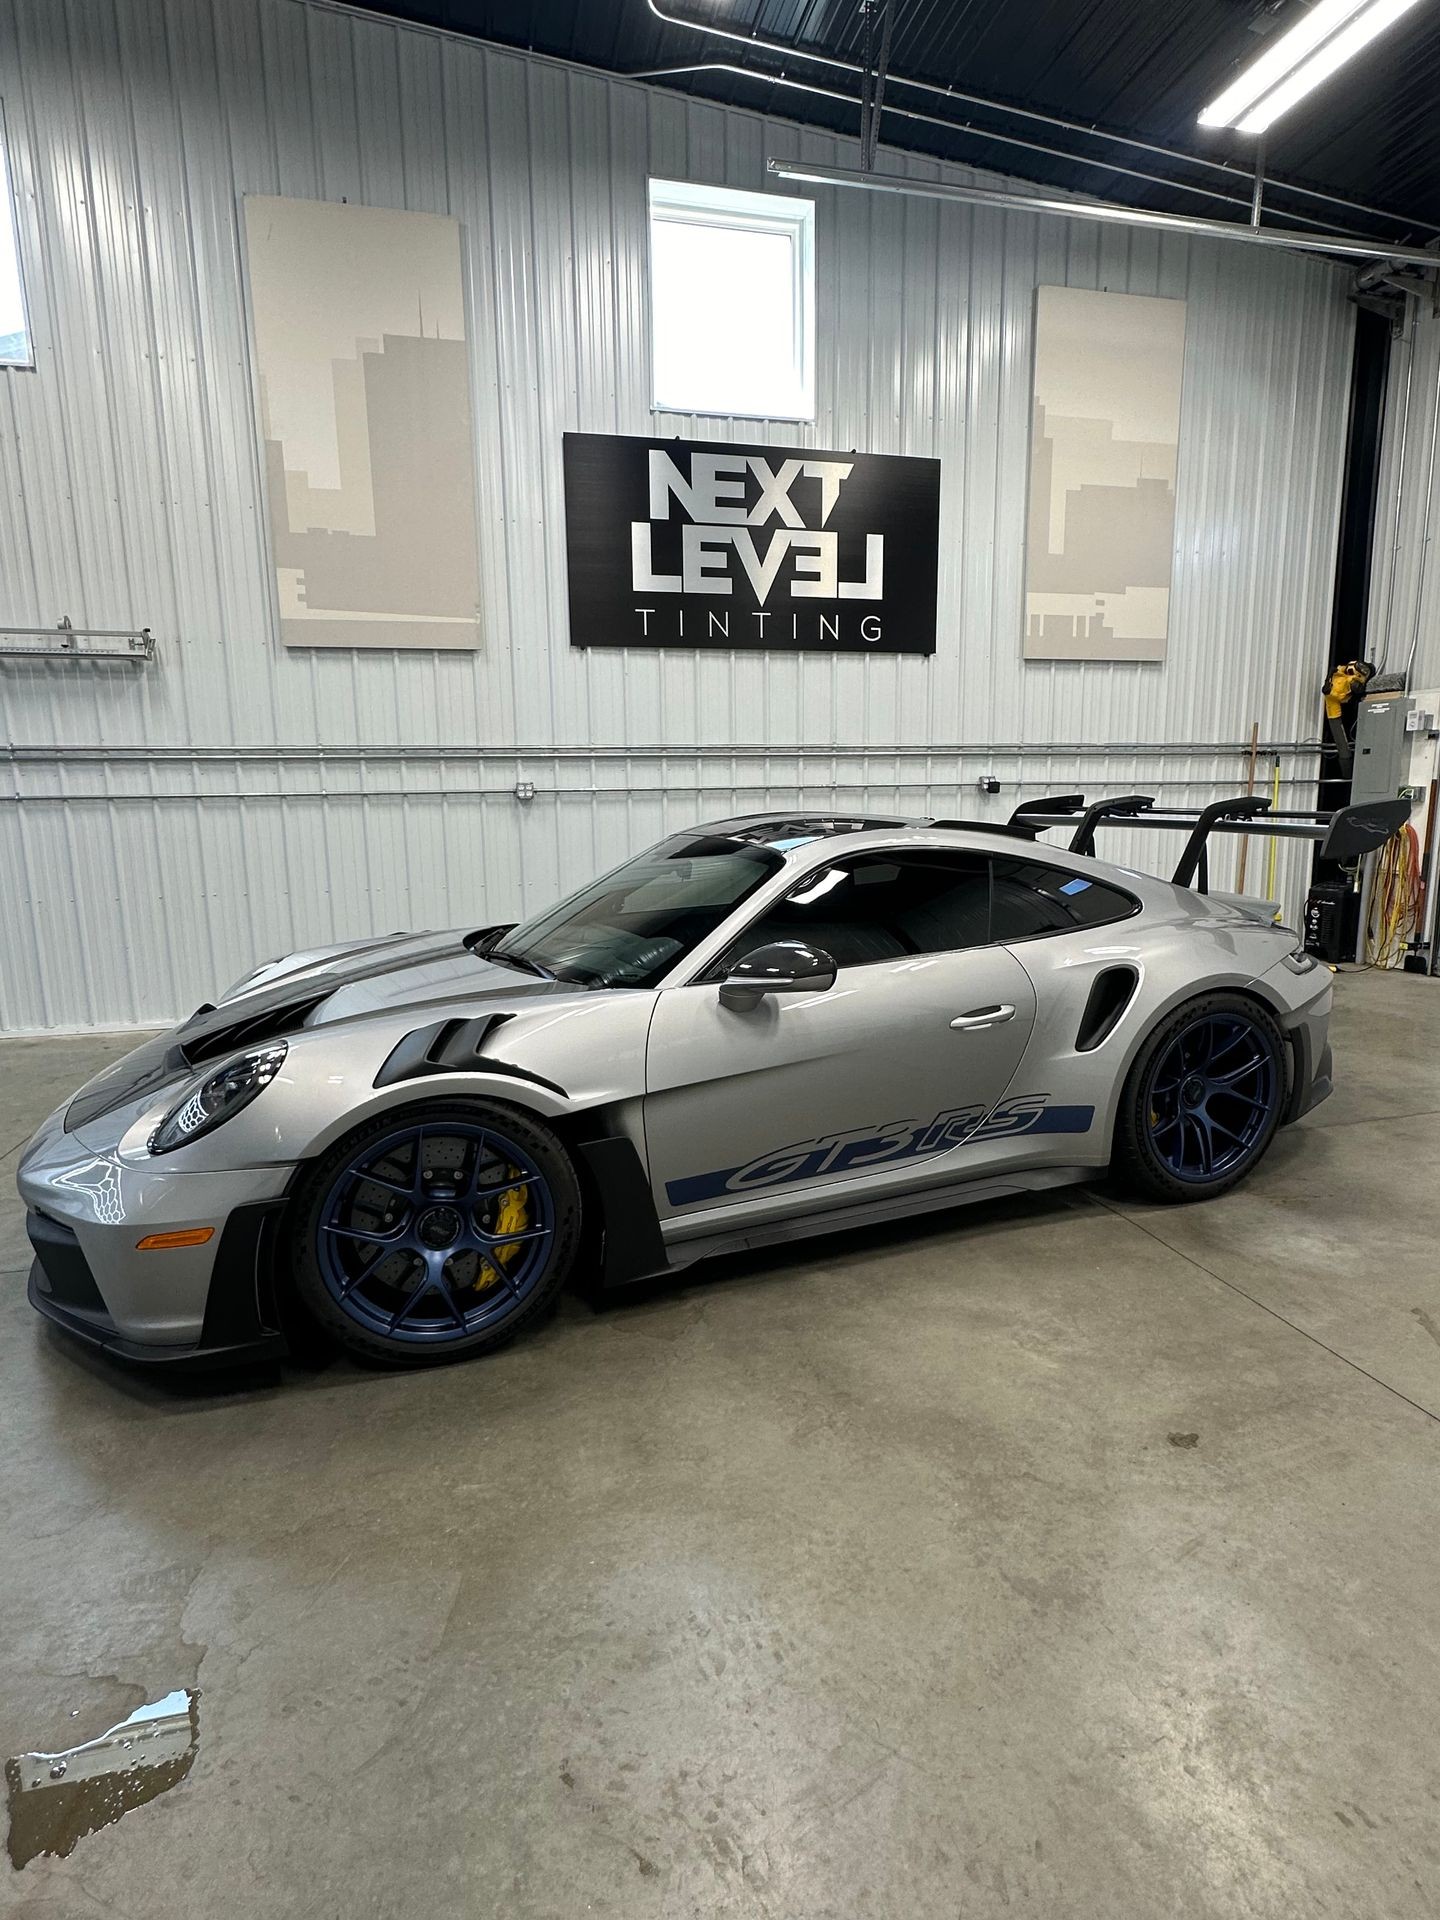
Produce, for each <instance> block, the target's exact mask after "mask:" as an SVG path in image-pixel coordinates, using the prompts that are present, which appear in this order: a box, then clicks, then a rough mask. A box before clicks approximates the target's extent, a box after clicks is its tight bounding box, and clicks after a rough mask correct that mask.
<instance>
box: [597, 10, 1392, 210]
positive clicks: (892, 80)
mask: <svg viewBox="0 0 1440 1920" xmlns="http://www.w3.org/2000/svg"><path fill="white" fill-rule="evenodd" d="M645 4H646V6H647V7H648V8H649V9H650V11H651V13H652V14H654V16H655V18H656V19H657V20H660V21H663V22H664V24H665V25H666V26H667V27H683V28H685V29H686V30H687V31H688V32H690V33H703V34H705V35H706V36H707V38H709V39H712V40H729V41H731V42H733V43H734V44H735V45H736V46H741V47H756V48H759V50H760V51H761V52H762V53H769V54H774V55H776V56H777V57H778V58H780V59H797V60H809V61H811V62H812V63H813V64H815V65H817V66H822V67H831V68H833V69H835V70H836V71H837V72H840V73H849V74H855V75H857V76H863V73H864V68H863V67H862V66H861V64H860V63H859V61H857V60H847V59H845V58H843V57H842V56H841V55H838V54H831V53H818V52H816V51H815V50H814V49H813V48H811V47H802V46H794V45H790V44H787V43H786V42H785V41H783V40H772V39H769V38H768V37H767V36H766V35H764V34H761V33H741V32H740V31H738V30H737V29H736V28H734V27H717V26H712V25H711V24H710V23H709V22H708V21H705V20H687V19H686V18H685V17H684V16H683V14H678V13H668V12H667V11H666V10H665V8H664V7H662V6H661V5H660V4H659V0H645ZM741 71H742V72H744V73H747V74H749V75H750V76H751V77H752V78H760V79H770V78H772V77H773V76H771V75H769V74H759V75H756V72H755V69H754V68H753V67H746V68H742V69H741ZM634 77H638V78H643V77H644V76H643V75H638V76H634ZM889 84H890V85H891V86H892V87H894V86H901V87H913V88H914V89H915V90H916V91H917V92H919V93H929V94H933V95H935V96H936V98H937V99H941V100H958V101H959V102H960V103H961V104H962V105H964V106H971V107H983V108H986V109H987V110H988V111H989V112H991V113H1005V114H1009V115H1010V116H1011V118H1012V119H1016V120H1029V121H1032V122H1034V123H1035V124H1036V125H1037V126H1047V127H1054V128H1056V129H1057V130H1058V131H1060V132H1063V133H1078V134H1083V135H1084V136H1086V137H1087V138H1089V139H1092V140H1108V141H1110V142H1111V144H1112V145H1114V146H1117V147H1129V148H1131V149H1132V150H1133V151H1135V152H1137V153H1152V154H1154V155H1156V157H1157V158H1160V159H1164V160H1173V161H1178V162H1180V163H1181V164H1182V165H1184V166H1190V167H1201V168H1204V169H1205V170H1206V171H1208V172H1210V173H1223V174H1225V175H1227V176H1228V177H1229V178H1230V179H1232V180H1238V181H1240V182H1241V183H1242V184H1243V183H1248V182H1249V181H1250V178H1251V176H1250V174H1249V173H1248V172H1246V171H1244V170H1243V169H1241V168H1239V167H1236V166H1233V165H1231V164H1230V163H1229V162H1227V161H1224V160H1211V159H1210V158H1209V157H1208V156H1207V155H1205V154H1200V153H1187V152H1185V150H1184V149H1183V148H1181V147H1166V146H1161V145H1160V144H1158V143H1157V142H1156V141H1153V140H1140V139H1137V138H1136V137H1134V136H1133V135H1131V134H1125V133H1111V132H1109V131H1108V130H1107V129H1106V128H1104V127H1097V126H1094V125H1089V126H1087V125H1086V123H1085V122H1084V121H1083V120H1069V119H1067V118H1066V117H1065V116H1064V115H1063V114H1057V113H1042V112H1040V111H1039V110H1037V109H1036V108H1034V107H1015V106H1011V105H1009V104H1008V103H1007V102H1006V101H1003V100H992V99H988V98H987V97H986V96H985V95H984V94H981V93H966V92H964V91H963V90H962V89H961V88H959V87H952V86H944V85H942V84H940V83H939V82H938V81H934V80H912V79H910V78H909V77H908V76H906V75H905V74H900V73H892V74H890V76H889ZM846 97H848V96H846ZM886 111H887V113H893V112H896V111H898V109H896V108H895V107H893V106H889V107H887V108H886ZM942 124H944V125H950V124H952V123H951V122H948V121H947V122H943V123H942ZM991 137H992V138H996V139H998V138H999V136H998V135H993V136H991ZM1061 157H1062V158H1064V159H1067V160H1077V159H1079V158H1080V156H1079V155H1078V154H1073V153H1072V154H1064V155H1062V156H1061ZM1086 164H1088V163H1086ZM1165 184H1166V185H1167V186H1178V185H1180V184H1181V183H1180V182H1178V181H1174V180H1167V181H1166V182H1165ZM1269 184H1270V189H1271V191H1272V192H1274V193H1288V194H1298V195H1301V196H1302V197H1303V198H1305V199H1307V200H1319V201H1321V202H1323V203H1324V204H1326V205H1328V206H1332V207H1344V208H1346V210H1347V211H1348V212H1350V213H1363V214H1367V215H1369V216H1370V217H1371V218H1374V219H1380V220H1390V221H1393V222H1394V223H1395V224H1396V225H1397V226H1409V225H1410V224H1411V223H1410V222H1409V221H1407V220H1406V219H1405V218H1404V216H1403V215H1401V214H1397V213H1389V212H1387V211H1386V210H1385V208H1383V207H1371V206H1367V205H1366V204H1365V202H1364V201H1363V200H1347V199H1346V198H1345V197H1344V196H1343V195H1342V194H1338V193H1327V192H1325V191H1324V190H1323V189H1322V188H1319V187H1301V186H1292V185H1290V184H1289V183H1287V182H1285V181H1280V180H1272V181H1270V183H1269ZM1295 217H1296V218H1299V216H1298V215H1296V216H1295Z"/></svg>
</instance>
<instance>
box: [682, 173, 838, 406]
mask: <svg viewBox="0 0 1440 1920" xmlns="http://www.w3.org/2000/svg"><path fill="white" fill-rule="evenodd" d="M657 220H659V221H664V222H667V223H669V224H672V225H677V226H694V227H707V228H726V229H729V230H730V231H732V232H738V233H760V234H767V235H774V234H777V233H778V234H783V235H785V236H786V237H787V238H788V239H789V240H790V242H791V276H790V277H791V300H790V319H791V330H792V336H793V337H792V340H791V351H792V367H793V372H794V379H795V387H796V394H797V398H798V402H799V405H798V408H797V409H796V410H794V411H792V410H790V409H784V410H777V409H775V408H769V409H761V410H759V411H755V410H750V411H746V410H744V409H742V408H737V407H727V408H719V407H709V406H695V405H693V404H687V403H686V402H685V401H683V400H679V399H673V398H672V399H665V398H662V396H661V393H660V351H659V346H660V342H659V314H658V310H657V304H656V300H655V225H656V222H657ZM645 237H646V247H647V268H648V278H647V282H646V297H647V299H648V301H649V305H650V411H651V412H652V413H678V414H686V415H689V416H691V417H692V418H696V419H705V420H783V421H791V422H794V423H796V424H813V423H814V420H815V369H816V359H817V355H816V350H815V202H814V201H813V200H805V199H795V198H791V197H789V196H786V195H780V194H774V193H752V192H749V191H747V190H745V189H744V188H740V187H718V186H710V185H707V184H706V183H704V182H703V181H698V180H670V179H666V178H663V177H662V176H660V175H651V176H650V178H649V180H648V181H647V183H646V223H645Z"/></svg>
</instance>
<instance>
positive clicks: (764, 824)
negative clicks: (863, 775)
mask: <svg viewBox="0 0 1440 1920" xmlns="http://www.w3.org/2000/svg"><path fill="white" fill-rule="evenodd" d="M924 825H925V822H924V821H923V820H906V819H902V818H901V817H900V816H898V815H882V814H860V813H747V814H737V815H736V816H735V818H734V819H733V820H706V821H704V822H703V823H702V825H701V827H700V829H699V831H700V832H701V833H713V834H716V835H719V836H722V837H723V838H725V839H726V840H744V841H746V842H748V843H749V844H750V845H752V846H758V847H772V848H774V850H775V851H776V852H777V853H783V852H784V851H785V850H786V849H787V848H788V847H791V846H799V845H801V844H802V843H803V842H805V841H808V840H825V839H829V838H830V837H831V836H832V835H834V834H841V833H873V832H875V831H876V830H877V829H879V828H884V827H919V826H924Z"/></svg>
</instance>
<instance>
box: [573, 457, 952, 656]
mask: <svg viewBox="0 0 1440 1920" xmlns="http://www.w3.org/2000/svg"><path fill="white" fill-rule="evenodd" d="M565 530H566V539H567V542H568V548H569V568H570V644H571V645H572V646H575V647H752V648H754V647H775V648H786V649H795V648H801V649H807V650H808V649H816V650H820V651H823V652H836V651H839V652H842V653H933V652H934V651H935V576H936V570H937V565H938V555H939V532H940V462H939V461H938V460H914V459H909V458H903V457H901V456H900V455H898V454H889V453H825V452H821V451H820V450H818V449H816V448H812V447H741V446H732V445H730V444H728V443H722V442H719V441H714V440H707V441H695V440H643V439H636V438H631V437H629V436H626V435H622V434H608V433H567V434H566V436H565Z"/></svg>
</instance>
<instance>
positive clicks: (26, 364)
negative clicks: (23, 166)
mask: <svg viewBox="0 0 1440 1920" xmlns="http://www.w3.org/2000/svg"><path fill="white" fill-rule="evenodd" d="M10 154H11V147H10V134H9V129H8V127H7V126H6V122H5V102H4V100H3V99H0V225H3V223H4V222H5V221H7V220H8V221H9V231H10V236H11V239H12V240H13V242H14V246H15V280H16V284H17V285H18V287H19V289H20V323H21V330H22V332H23V333H24V336H25V346H26V351H27V352H28V354H29V356H30V357H29V359H28V360H3V359H0V373H34V371H35V367H36V361H35V324H34V321H33V319H32V317H31V309H30V288H29V286H28V285H27V284H26V279H25V253H24V249H23V248H22V247H21V245H20V202H19V200H18V198H17V197H16V192H15V168H14V166H13V164H12V163H11V159H10Z"/></svg>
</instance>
